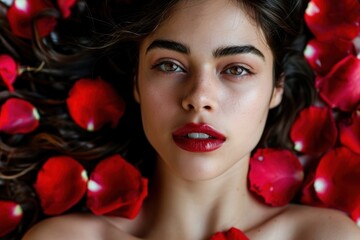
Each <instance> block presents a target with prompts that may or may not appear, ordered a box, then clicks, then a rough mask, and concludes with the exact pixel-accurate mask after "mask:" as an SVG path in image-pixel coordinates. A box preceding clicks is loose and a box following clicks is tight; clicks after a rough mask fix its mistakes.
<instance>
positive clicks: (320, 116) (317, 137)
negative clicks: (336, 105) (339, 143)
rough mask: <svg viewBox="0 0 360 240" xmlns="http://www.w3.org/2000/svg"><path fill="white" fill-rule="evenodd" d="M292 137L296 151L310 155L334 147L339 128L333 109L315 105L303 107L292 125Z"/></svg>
mask: <svg viewBox="0 0 360 240" xmlns="http://www.w3.org/2000/svg"><path fill="white" fill-rule="evenodd" d="M290 138H291V140H292V141H293V143H294V148H295V150H296V151H298V152H302V153H306V154H309V155H318V154H321V153H324V152H325V151H327V150H328V149H329V148H331V147H333V146H334V145H335V142H336V138H337V128H336V124H335V120H334V118H333V116H332V112H331V110H330V109H329V108H326V107H323V108H322V107H315V106H311V107H309V108H305V109H303V110H302V111H301V112H300V114H299V116H298V117H297V119H296V120H295V122H294V124H293V125H292V127H291V131H290Z"/></svg>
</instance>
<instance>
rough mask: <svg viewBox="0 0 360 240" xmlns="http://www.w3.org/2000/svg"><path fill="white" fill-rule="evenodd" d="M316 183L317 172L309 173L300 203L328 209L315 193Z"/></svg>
mask: <svg viewBox="0 0 360 240" xmlns="http://www.w3.org/2000/svg"><path fill="white" fill-rule="evenodd" d="M314 181H315V172H310V173H308V174H307V177H306V179H305V182H304V185H303V188H302V193H301V197H300V202H301V203H302V204H306V205H310V206H316V207H326V206H324V204H323V203H322V202H321V200H320V199H319V198H318V196H317V194H316V192H315V188H314Z"/></svg>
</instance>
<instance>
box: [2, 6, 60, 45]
mask: <svg viewBox="0 0 360 240" xmlns="http://www.w3.org/2000/svg"><path fill="white" fill-rule="evenodd" d="M51 8H54V6H53V5H52V4H51V1H46V0H14V2H13V4H12V5H11V6H10V8H9V9H8V11H7V18H8V21H9V24H10V28H11V30H12V32H13V33H14V34H15V35H17V36H19V37H23V38H27V39H31V38H32V21H33V19H34V18H35V17H37V15H39V14H40V13H41V12H43V11H44V10H46V9H51ZM55 25H56V19H55V18H54V17H45V16H44V17H41V18H40V19H38V20H37V22H36V27H37V31H38V32H39V35H40V36H41V37H44V36H46V35H48V34H49V33H50V32H51V31H52V30H53V29H54V27H55Z"/></svg>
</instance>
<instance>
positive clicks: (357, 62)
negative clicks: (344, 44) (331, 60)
mask: <svg viewBox="0 0 360 240" xmlns="http://www.w3.org/2000/svg"><path fill="white" fill-rule="evenodd" d="M359 79H360V59H359V58H357V57H355V56H353V55H349V56H347V57H345V58H344V59H343V60H341V61H340V62H338V63H337V64H336V65H335V66H334V67H333V68H332V70H331V71H330V72H329V73H328V74H327V75H326V76H325V77H317V78H316V86H317V88H318V89H319V93H320V96H321V98H322V99H323V100H324V101H325V102H326V103H327V104H328V105H329V106H330V107H331V108H338V109H340V110H342V111H345V112H352V111H354V110H355V109H356V107H357V106H358V105H359V104H360V84H359V83H360V81H359Z"/></svg>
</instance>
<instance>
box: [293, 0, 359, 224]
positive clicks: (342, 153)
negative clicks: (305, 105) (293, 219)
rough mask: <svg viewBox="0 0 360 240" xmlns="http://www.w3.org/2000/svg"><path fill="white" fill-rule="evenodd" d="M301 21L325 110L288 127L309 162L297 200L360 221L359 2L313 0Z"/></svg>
mask: <svg viewBox="0 0 360 240" xmlns="http://www.w3.org/2000/svg"><path fill="white" fill-rule="evenodd" d="M305 20H306V23H307V25H308V27H309V29H310V31H311V32H312V33H313V34H314V39H313V40H310V41H309V42H308V45H307V47H306V48H305V52H304V55H305V57H306V58H307V60H308V62H309V64H310V65H311V67H312V68H313V70H314V72H315V74H316V83H315V87H316V88H317V90H318V92H319V96H320V98H319V102H318V103H317V104H321V105H325V107H322V108H318V107H314V106H312V107H310V108H309V109H304V110H303V111H302V112H301V113H300V114H299V116H298V119H297V120H296V121H295V123H294V125H293V127H292V129H291V139H292V140H293V143H294V146H295V149H296V150H298V151H300V152H301V153H300V154H302V156H301V157H303V158H307V159H310V161H311V163H310V164H308V167H306V169H305V173H306V180H305V183H304V185H303V189H302V194H301V196H300V198H299V200H300V202H301V203H303V204H308V205H313V206H320V207H328V208H336V209H339V210H342V211H344V212H346V213H347V214H348V215H349V216H350V217H351V218H352V219H353V220H354V221H355V222H358V223H360V191H359V189H358V187H357V186H359V184H360V161H359V160H360V123H359V122H360V120H359V118H360V117H359V115H360V114H359V107H360V81H359V80H360V58H359V56H360V46H358V44H359V39H360V2H359V1H357V0H344V1H335V0H330V1H329V0H311V1H310V2H309V5H308V8H307V10H306V13H305ZM334 46H336V47H334ZM329 109H331V112H329ZM333 116H335V118H333ZM336 132H338V133H336Z"/></svg>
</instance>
